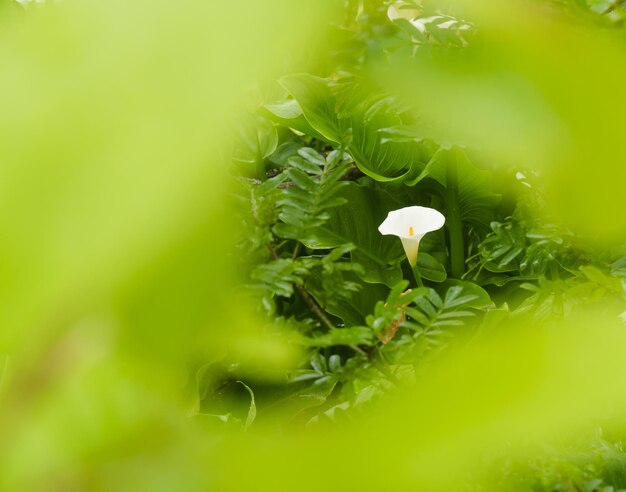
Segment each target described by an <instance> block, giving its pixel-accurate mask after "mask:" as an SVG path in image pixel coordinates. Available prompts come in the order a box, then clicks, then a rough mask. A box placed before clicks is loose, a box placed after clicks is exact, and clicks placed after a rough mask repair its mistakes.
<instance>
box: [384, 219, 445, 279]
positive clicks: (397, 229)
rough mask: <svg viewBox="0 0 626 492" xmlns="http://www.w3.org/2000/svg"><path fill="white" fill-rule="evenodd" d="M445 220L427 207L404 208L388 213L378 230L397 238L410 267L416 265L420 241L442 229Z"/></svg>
mask: <svg viewBox="0 0 626 492" xmlns="http://www.w3.org/2000/svg"><path fill="white" fill-rule="evenodd" d="M445 221H446V218H445V217H444V216H443V214H442V213H441V212H438V211H437V210H435V209H434V208H428V207H405V208H401V209H399V210H393V211H391V212H389V214H388V215H387V218H386V219H385V220H384V222H383V223H382V224H380V227H379V228H378V230H379V231H380V233H381V234H383V235H394V236H398V237H399V238H400V240H401V241H402V246H403V247H404V252H405V253H406V257H407V259H408V260H409V263H410V265H411V267H414V266H415V264H416V263H417V251H418V249H419V245H420V241H421V240H422V238H423V237H424V236H425V235H426V234H427V233H429V232H432V231H436V230H438V229H441V228H442V227H443V224H444V222H445Z"/></svg>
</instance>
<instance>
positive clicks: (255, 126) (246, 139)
mask: <svg viewBox="0 0 626 492" xmlns="http://www.w3.org/2000/svg"><path fill="white" fill-rule="evenodd" d="M236 130H237V131H236V137H237V140H236V142H237V143H236V145H235V149H234V152H233V159H234V160H236V161H239V162H246V163H257V162H258V161H262V160H263V159H265V158H266V157H268V156H270V155H271V154H272V153H273V152H274V151H275V150H276V147H277V146H278V134H277V133H276V128H275V127H274V124H273V123H272V122H271V121H270V120H268V119H267V118H264V117H262V116H255V117H251V118H249V119H247V120H244V121H242V122H241V123H240V124H239V125H238V126H237V129H236Z"/></svg>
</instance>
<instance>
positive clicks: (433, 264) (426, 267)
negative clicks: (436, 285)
mask: <svg viewBox="0 0 626 492" xmlns="http://www.w3.org/2000/svg"><path fill="white" fill-rule="evenodd" d="M416 268H417V269H418V270H419V272H420V275H421V276H422V277H423V278H425V279H427V280H431V281H433V282H444V281H445V280H446V278H448V274H447V273H446V269H445V267H444V266H443V265H442V264H441V263H439V262H438V261H437V260H436V259H435V258H433V257H432V256H430V255H429V254H428V253H422V252H419V253H418V255H417V264H416Z"/></svg>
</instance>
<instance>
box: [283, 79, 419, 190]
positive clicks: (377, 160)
mask: <svg viewBox="0 0 626 492" xmlns="http://www.w3.org/2000/svg"><path fill="white" fill-rule="evenodd" d="M280 83H281V85H282V86H283V87H284V88H285V89H286V90H287V91H288V92H289V93H291V95H292V96H293V97H294V98H295V99H296V100H297V101H298V103H299V104H300V108H301V109H302V112H303V114H304V117H305V118H306V120H307V122H308V123H309V124H310V125H311V127H313V128H314V129H315V130H316V132H317V133H319V134H320V135H322V136H323V138H324V140H326V141H327V142H329V143H331V144H335V145H339V146H344V147H345V148H346V149H347V151H348V153H349V154H350V155H351V156H352V158H353V159H354V161H355V163H356V165H357V166H358V167H359V169H360V170H361V171H363V172H364V173H365V174H367V175H368V176H370V177H372V178H374V179H376V180H377V181H392V180H397V179H401V178H402V177H403V176H405V175H406V174H407V173H409V172H410V171H413V172H415V170H414V169H415V168H417V169H421V168H423V167H424V164H423V163H422V161H423V160H424V150H423V148H422V146H421V145H420V144H419V143H418V142H416V141H407V142H396V141H387V140H384V139H383V136H382V134H381V133H380V130H381V129H384V128H387V127H390V126H395V125H398V124H400V123H401V122H400V120H399V118H398V117H397V116H396V115H395V114H394V113H393V111H391V110H390V109H389V108H388V107H386V105H387V103H388V100H387V98H382V99H381V98H377V99H371V100H365V101H362V102H361V104H358V105H356V106H353V107H351V108H350V110H351V112H350V113H346V114H344V113H342V114H339V113H338V110H337V108H338V107H339V105H340V100H339V99H338V96H336V95H335V94H334V93H333V91H332V90H331V85H330V82H329V81H328V80H326V79H322V78H319V77H314V76H312V75H308V74H297V75H291V76H288V77H283V78H282V79H281V80H280ZM283 114H286V113H284V112H283ZM294 114H295V112H294ZM286 124H288V125H289V123H286Z"/></svg>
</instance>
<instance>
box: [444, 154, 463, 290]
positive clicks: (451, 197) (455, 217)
mask: <svg viewBox="0 0 626 492" xmlns="http://www.w3.org/2000/svg"><path fill="white" fill-rule="evenodd" d="M458 152H460V151H459V150H452V151H450V153H449V154H448V155H449V158H448V170H447V176H446V202H447V205H448V217H447V224H448V233H449V237H450V267H451V270H452V272H451V273H452V277H454V278H461V277H462V276H463V274H464V273H465V247H464V245H463V225H462V223H461V208H460V206H459V182H458V164H457V161H458Z"/></svg>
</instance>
